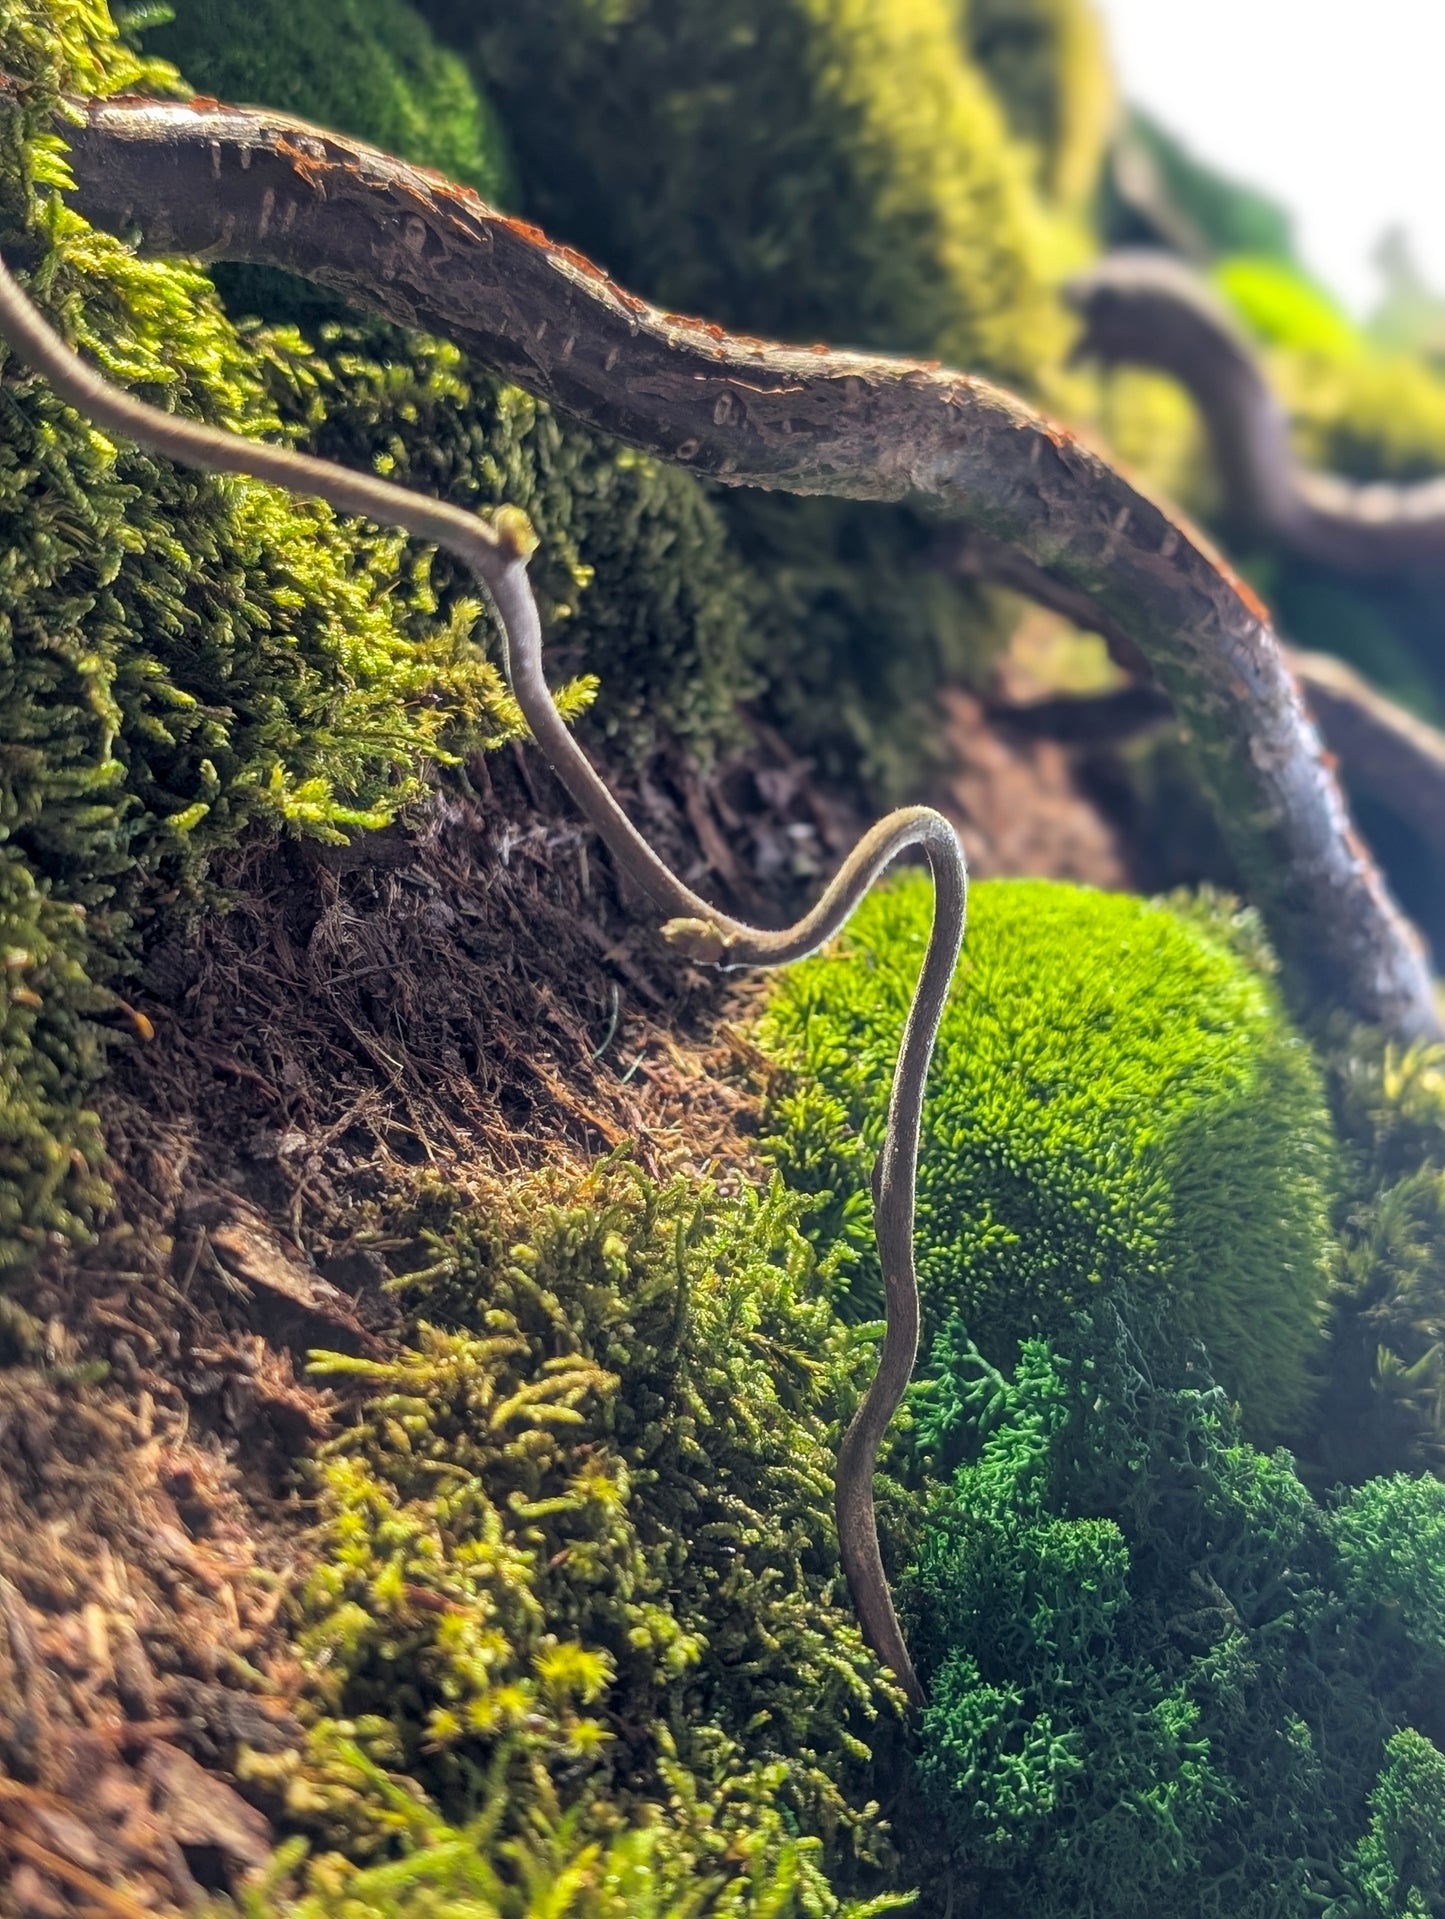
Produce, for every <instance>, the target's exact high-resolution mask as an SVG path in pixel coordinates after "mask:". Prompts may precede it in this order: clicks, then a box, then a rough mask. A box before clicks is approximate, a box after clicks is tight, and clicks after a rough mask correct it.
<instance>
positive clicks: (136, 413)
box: [0, 262, 968, 1704]
mask: <svg viewBox="0 0 1445 1919" xmlns="http://www.w3.org/2000/svg"><path fill="white" fill-rule="evenodd" d="M0 335H3V337H4V338H5V339H6V340H7V341H8V342H9V344H10V346H11V348H12V349H13V350H14V351H15V353H16V354H18V355H19V357H20V358H21V359H22V360H24V361H25V362H26V364H27V365H29V366H30V367H31V368H33V369H34V370H35V371H36V372H38V373H41V374H42V375H43V376H44V377H45V378H46V379H47V380H48V381H49V382H50V384H51V385H52V386H53V387H54V388H55V390H56V391H57V392H58V393H60V394H61V395H62V397H63V398H65V399H66V400H68V401H69V402H70V403H71V404H72V405H73V406H74V407H76V409H77V410H78V411H79V412H80V413H81V414H82V415H83V416H84V417H85V418H86V419H89V420H91V421H93V422H95V423H96V424H97V425H99V426H101V427H103V428H104V429H105V430H106V431H107V432H113V433H115V434H117V435H118V436H120V437H123V438H126V439H129V440H132V441H134V442H135V443H136V444H138V445H140V446H144V447H146V448H147V449H149V450H150V451H151V452H154V453H159V454H162V455H164V456H165V457H167V458H169V459H173V460H176V461H178V462H179V463H180V464H182V465H185V466H191V467H197V468H200V469H202V470H203V471H210V472H222V473H241V474H246V475H248V476H250V477H252V478H254V479H259V480H265V481H269V482H270V483H272V484H273V485H277V486H281V487H284V488H286V489H287V490H288V491H289V492H292V493H301V494H308V495H313V496H315V497H317V498H320V499H324V500H326V501H328V502H330V504H331V505H332V506H334V507H336V508H337V509H338V510H339V511H340V512H343V513H353V514H358V515H362V516H364V517H366V518H368V519H371V520H377V521H380V522H382V523H383V524H386V525H391V526H396V527H399V528H401V529H402V530H403V531H404V532H406V533H408V534H410V535H412V536H413V537H414V538H416V539H422V540H428V541H432V542H435V544H437V545H438V546H440V547H442V548H444V549H445V550H446V551H447V552H448V553H450V554H452V555H453V556H454V557H455V558H456V559H458V560H459V561H460V562H461V563H462V564H463V565H464V566H466V567H468V568H469V569H470V571H471V572H472V573H473V574H474V576H475V577H476V578H477V580H478V581H479V582H480V583H481V584H482V586H483V587H484V588H485V589H486V591H487V593H488V595H489V596H490V598H491V600H492V602H493V604H494V606H495V607H496V609H497V613H498V616H499V618H500V620H501V624H502V632H503V639H504V648H505V653H506V667H507V676H508V679H509V681H510V683H511V686H512V690H513V692H514V694H515V695H516V699H517V704H518V706H519V707H520V708H521V710H522V714H523V716H524V718H525V719H526V721H527V724H528V726H529V727H530V728H531V730H532V735H533V737H534V739H535V740H536V742H537V744H538V745H539V746H540V747H541V749H542V751H543V753H544V754H545V756H546V758H547V760H548V762H549V763H550V765H551V767H552V769H553V771H554V772H555V773H556V774H557V777H558V778H559V779H560V780H561V782H562V785H563V786H564V787H565V788H566V789H567V791H568V793H569V794H570V795H571V797H572V799H573V800H574V801H575V802H576V804H577V805H578V807H579V808H580V809H581V810H582V812H583V813H584V814H585V816H586V817H587V819H588V820H589V821H590V823H591V824H592V825H593V827H595V829H596V830H597V832H598V833H599V835H600V836H601V838H602V839H603V841H604V842H605V844H606V845H607V847H608V849H609V851H610V852H611V853H612V856H613V858H614V859H615V860H616V861H617V863H618V865H619V866H620V867H621V868H622V869H623V870H624V871H625V872H626V873H627V875H628V877H629V878H630V879H631V880H632V881H633V883H634V884H635V885H636V886H637V887H638V888H639V889H640V891H641V892H642V893H644V894H645V895H646V896H647V897H648V898H649V899H651V900H652V901H653V903H654V904H655V905H656V906H657V907H658V909H659V910H660V911H661V912H663V913H666V914H669V915H670V916H671V917H669V919H668V920H667V923H666V924H665V925H664V927H663V929H662V932H663V937H664V938H665V939H666V940H667V941H668V942H669V944H670V945H672V946H673V947H674V948H675V949H676V950H677V951H679V952H680V953H683V954H685V955H686V956H687V957H688V958H689V959H692V960H695V961H697V962H699V963H700V964H703V965H714V966H728V967H744V966H762V967H775V966H786V965H788V964H789V963H790V962H791V961H793V960H796V959H801V958H803V957H804V956H805V955H807V954H809V953H811V952H814V951H816V949H817V948H818V947H820V946H822V945H823V944H825V943H826V942H827V941H828V940H829V939H831V938H832V937H833V936H834V934H836V933H837V932H838V931H839V930H840V928H841V927H842V926H843V925H844V924H845V922H846V921H847V920H848V918H849V916H850V915H851V914H852V912H853V910H854V908H855V907H856V906H857V905H858V903H859V901H860V900H861V899H862V898H863V897H864V895H865V894H866V893H867V892H868V891H869V889H870V887H871V886H872V885H873V883H874V881H875V880H876V879H877V878H878V876H879V874H880V873H882V872H883V870H884V869H885V868H886V867H887V866H889V865H890V864H891V863H892V862H893V860H895V859H896V858H897V857H898V856H899V854H901V853H903V852H905V851H906V850H908V849H910V848H913V847H917V848H920V849H921V850H922V851H923V852H924V853H925V855H926V856H927V859H928V863H929V866H930V868H931V869H932V873H933V883H934V916H933V926H932V929H931V932H930V935H929V941H928V947H927V950H926V952H925V954H924V960H923V966H922V969H921V971H920V973H919V978H918V985H917V988H916V990H915V993H914V998H913V1004H912V1006H911V1008H910V1010H909V1015H908V1019H907V1022H906V1024H905V1027H904V1032H903V1039H902V1043H901V1046H900V1048H899V1054H898V1061H897V1065H896V1068H895V1072H894V1079H893V1090H892V1096H891V1099H890V1104H889V1113H888V1125H887V1131H886V1133H885V1137H884V1142H883V1147H882V1150H881V1152H880V1153H879V1156H878V1161H877V1165H876V1167H875V1170H874V1197H875V1226H876V1234H877V1240H878V1251H879V1258H880V1262H881V1265H882V1269H883V1274H884V1284H885V1297H886V1326H885V1332H884V1338H883V1347H882V1352H881V1354H880V1356H879V1363H878V1368H877V1371H876V1372H875V1374H874V1377H873V1380H872V1382H871V1383H870V1385H869V1388H868V1391H867V1392H866V1393H865V1395H864V1397H863V1402H862V1404H861V1405H860V1407H859V1408H858V1411H857V1413H856V1415H855V1417H854V1419H853V1420H852V1422H851V1424H850V1425H849V1427H848V1430H847V1432H846V1433H845V1434H844V1436H843V1440H842V1442H841V1444H840V1446H839V1450H838V1467H837V1474H836V1489H835V1505H836V1511H837V1518H838V1544H839V1553H840V1556H841V1558H842V1562H843V1569H844V1572H845V1574H846V1576H847V1580H848V1588H849V1591H850V1593H851V1594H852V1597H853V1603H854V1606H855V1608H856V1610H857V1613H858V1617H859V1620H860V1623H861V1624H862V1626H863V1630H864V1632H865V1634H866V1635H867V1638H868V1641H869V1643H870V1644H871V1646H872V1647H873V1650H874V1651H875V1652H876V1653H877V1654H878V1656H879V1658H880V1659H881V1660H883V1662H884V1663H885V1664H886V1665H887V1666H889V1667H890V1668H891V1669H892V1671H893V1672H894V1674H895V1675H896V1676H897V1678H898V1680H899V1682H900V1684H901V1685H902V1686H903V1688H904V1690H905V1692H906V1693H907V1694H908V1696H909V1698H910V1699H912V1700H913V1701H914V1703H915V1704H921V1703H922V1698H923V1693H922V1688H921V1686H920V1684H919V1681H918V1678H917V1675H916V1674H915V1672H914V1669H913V1664H912V1661H911V1659H910V1658H909V1654H908V1648H907V1645H906V1643H905V1641H904V1638H903V1633H902V1629H901V1628H900V1626H899V1624H898V1618H897V1614H896V1612H895V1610H894V1606H893V1597H892V1593H891V1592H890V1590H889V1586H888V1580H887V1577H886V1575H885V1573H884V1570H883V1561H882V1556H881V1554H880V1551H879V1545H878V1528H877V1522H876V1519H875V1515H874V1508H873V1474H874V1468H875V1466H876V1463H877V1457H878V1448H879V1445H880V1444H881V1442H882V1438H883V1435H884V1433H885V1431H886V1430H887V1428H888V1425H889V1424H890V1422H891V1420H892V1418H893V1415H894V1413H895V1412H896V1411H897V1410H898V1406H899V1403H900V1402H901V1400H902V1398H903V1394H904V1392H905V1390H906V1389H907V1386H908V1382H909V1379H910V1378H911V1377H912V1373H913V1365H914V1361H915V1359H916V1357H917V1351H918V1334H919V1300H918V1282H917V1277H916V1274H915V1271H914V1260H913V1216H914V1203H915V1187H916V1175H917V1168H918V1142H919V1129H920V1122H921V1118H922V1111H923V1094H924V1086H925V1082H926V1080H927V1077H928V1066H929V1061H930V1059H931V1057H932V1053H933V1044H934V1040H935V1037H936V1035H937V1032H938V1023H939V1020H940V1019H941V1017H942V1014H943V1008H944V1005H945V1003H946V1001H947V998H948V990H949V987H950V985H951V984H952V980H953V974H954V969H955V967H956V965H957V963H958V955H959V951H960V948H961V946H962V943H963V933H964V923H965V915H966V910H967V895H968V878H967V872H966V869H965V866H964V858H963V849H962V847H961V845H960V844H959V839H958V835H957V833H956V832H955V831H954V829H953V827H952V826H951V825H950V824H949V822H948V821H947V820H946V819H944V817H943V815H942V814H940V813H936V812H934V811H933V810H932V809H931V808H929V807H923V806H912V807H904V808H900V809H899V810H898V811H897V812H895V813H890V814H889V815H888V816H887V818H885V819H882V820H880V821H878V823H877V824H876V825H875V826H873V827H872V828H870V829H869V831H868V832H867V833H865V834H864V835H863V837H862V839H861V840H860V841H859V842H858V844H857V846H855V847H854V849H853V851H852V852H851V853H850V854H849V856H848V857H847V859H846V860H844V862H843V864H842V866H841V867H840V869H839V871H838V873H837V874H836V875H835V877H834V878H833V880H832V881H831V883H830V884H829V885H828V887H827V888H826V889H825V891H824V893H823V895H822V897H821V899H819V901H818V902H817V904H816V905H815V906H814V907H812V908H811V910H810V911H809V912H807V913H805V914H804V915H803V917H802V918H801V919H800V920H798V921H797V923H796V924H795V925H793V926H790V927H786V928H783V929H782V930H780V931H776V932H769V931H764V930H762V929H760V928H756V927H752V926H748V925H745V924H744V923H743V922H741V921H739V920H735V919H732V918H730V917H729V916H728V915H726V914H723V913H720V912H718V911H717V910H716V909H715V908H714V907H712V906H711V905H709V903H708V902H707V901H706V900H704V899H702V898H701V897H700V896H699V895H698V894H696V893H694V892H692V891H691V890H690V889H689V888H688V887H687V886H685V885H684V884H683V882H682V881H681V880H680V879H678V877H677V876H676V875H675V874H674V873H673V872H672V871H671V869H670V868H669V867H668V866H666V865H665V864H664V863H663V861H662V860H661V859H659V858H658V856H657V854H656V853H655V852H654V851H653V849H652V847H651V846H650V845H649V844H648V842H647V841H646V840H645V839H644V838H643V837H642V835H641V834H640V833H639V832H638V831H637V829H636V828H635V827H634V826H633V824H632V822H631V821H630V820H629V819H628V818H627V816H626V814H625V813H624V812H623V811H622V809H621V808H620V807H619V806H618V804H617V802H616V800H615V799H614V798H613V797H612V794H611V793H610V792H609V791H608V789H607V787H606V786H605V785H604V784H603V782H602V780H601V779H600V778H599V776H598V775H597V773H596V772H595V771H594V770H593V767H592V765H591V763H590V761H589V760H588V759H587V757H586V755H585V754H584V753H583V751H582V749H581V748H580V747H579V746H578V745H577V743H576V741H575V740H574V739H573V738H572V735H571V734H570V733H569V732H568V730H567V726H566V723H565V721H564V720H563V719H562V716H561V714H560V713H559V712H558V710H557V708H556V705H555V704H554V702H553V700H552V696H551V693H550V692H549V691H548V688H547V683H546V679H545V677H544V674H543V670H542V631H541V623H540V620H539V617H538V613H537V604H536V600H535V599H534V597H533V594H532V590H531V586H530V584H529V583H528V579H527V571H526V568H527V560H528V558H529V556H530V553H531V551H532V546H533V537H532V533H531V528H530V526H529V525H528V524H527V521H526V519H525V516H524V515H522V514H520V513H517V512H515V511H512V510H508V509H506V508H503V509H502V511H501V512H500V513H498V514H497V515H496V516H495V518H494V520H493V523H492V524H490V525H489V524H487V523H485V522H483V521H482V520H480V519H478V518H477V516H476V515H475V514H472V513H468V512H465V511H464V510H463V509H462V508H460V507H455V506H451V505H448V504H447V503H445V502H444V501H438V500H431V499H427V498H426V497H425V496H423V495H421V494H416V493H411V492H408V491H407V490H406V489H405V488H404V487H398V486H394V485H392V484H391V483H390V482H388V481H385V480H380V479H375V478H372V477H371V476H369V475H367V474H362V473H354V472H351V471H349V470H348V469H347V468H345V467H339V466H335V465H333V464H332V463H331V462H329V461H326V460H316V459H312V458H310V457H309V456H307V455H304V454H300V453H295V452H291V451H289V450H288V449H286V448H283V447H275V446H269V445H265V444H262V443H258V442H256V441H252V440H247V439H244V438H243V437H242V436H241V435H239V434H232V433H226V432H221V431H218V430H217V429H215V428H213V427H208V426H201V425H198V424H197V423H195V422H193V421H190V420H185V419H181V418H178V417H176V416H175V415H172V414H167V413H162V412H161V411H159V409H157V408H155V407H152V406H148V405H146V404H145V403H144V402H142V401H139V400H136V399H133V398H132V397H131V396H130V395H129V394H126V393H124V392H122V391H121V390H120V389H119V388H117V387H113V386H111V385H110V383H109V382H108V381H107V380H105V379H104V378H103V377H102V376H101V375H100V374H99V373H97V372H96V371H95V370H94V369H93V368H92V367H90V366H88V365H86V363H85V362H84V361H82V360H80V359H79V358H78V357H77V356H76V355H75V354H74V353H73V352H72V351H71V349H70V348H69V347H68V346H66V344H65V343H64V341H63V340H61V338H60V337H59V335H58V334H56V333H55V332H53V331H52V329H51V328H50V327H49V326H48V324H47V323H46V322H45V320H44V319H43V318H42V317H41V315H40V313H39V312H38V311H37V309H36V308H35V307H34V306H32V305H31V303H30V301H29V299H28V298H27V297H26V295H25V294H24V292H23V291H22V290H21V288H20V286H19V284H18V283H17V282H16V281H15V279H14V278H13V277H12V275H11V274H10V272H9V270H8V268H7V267H6V266H5V265H4V263H3V262H0Z"/></svg>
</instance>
